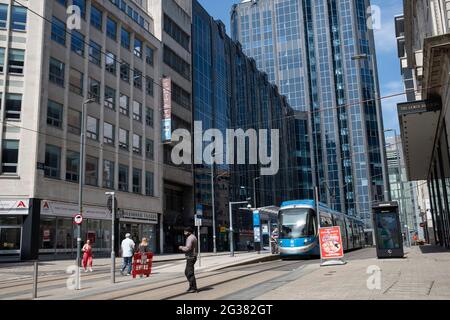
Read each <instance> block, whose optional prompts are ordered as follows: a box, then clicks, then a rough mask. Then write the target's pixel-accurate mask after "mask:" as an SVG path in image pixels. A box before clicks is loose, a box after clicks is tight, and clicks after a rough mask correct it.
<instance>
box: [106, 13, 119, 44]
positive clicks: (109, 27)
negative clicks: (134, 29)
mask: <svg viewBox="0 0 450 320" xmlns="http://www.w3.org/2000/svg"><path fill="white" fill-rule="evenodd" d="M106 34H107V35H108V37H110V38H111V39H113V40H114V41H116V40H117V22H115V21H114V20H113V19H111V18H110V17H108V18H107V20H106Z"/></svg>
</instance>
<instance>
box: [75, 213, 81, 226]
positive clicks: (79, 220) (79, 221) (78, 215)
mask: <svg viewBox="0 0 450 320" xmlns="http://www.w3.org/2000/svg"><path fill="white" fill-rule="evenodd" d="M73 222H74V223H75V224H78V225H80V224H81V223H82V222H83V216H82V215H81V214H77V215H75V216H74V217H73Z"/></svg>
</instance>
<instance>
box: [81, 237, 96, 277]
mask: <svg viewBox="0 0 450 320" xmlns="http://www.w3.org/2000/svg"><path fill="white" fill-rule="evenodd" d="M81 251H83V268H84V272H88V270H87V266H88V265H89V271H91V272H92V271H93V270H92V246H91V240H87V241H86V244H85V245H84V246H83V249H81Z"/></svg>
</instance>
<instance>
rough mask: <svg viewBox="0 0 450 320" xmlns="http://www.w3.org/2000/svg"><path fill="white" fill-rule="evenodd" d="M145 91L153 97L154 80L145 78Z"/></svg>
mask: <svg viewBox="0 0 450 320" xmlns="http://www.w3.org/2000/svg"><path fill="white" fill-rule="evenodd" d="M145 91H146V92H147V94H148V95H149V96H152V97H153V79H152V78H150V77H145Z"/></svg>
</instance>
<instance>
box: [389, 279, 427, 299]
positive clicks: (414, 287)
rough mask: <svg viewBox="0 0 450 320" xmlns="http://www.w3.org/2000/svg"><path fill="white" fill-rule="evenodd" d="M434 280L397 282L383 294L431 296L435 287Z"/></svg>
mask: <svg viewBox="0 0 450 320" xmlns="http://www.w3.org/2000/svg"><path fill="white" fill-rule="evenodd" d="M433 285H434V281H425V282H400V281H397V282H395V283H394V284H393V285H392V286H390V287H389V288H388V289H386V291H384V292H383V294H418V295H423V296H429V295H430V292H431V289H432V288H433Z"/></svg>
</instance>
